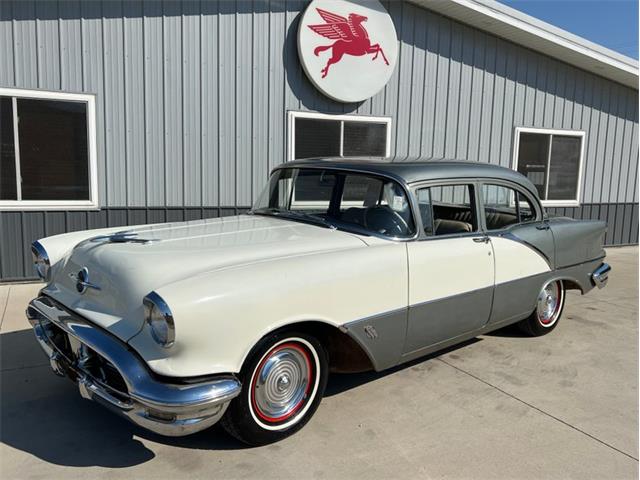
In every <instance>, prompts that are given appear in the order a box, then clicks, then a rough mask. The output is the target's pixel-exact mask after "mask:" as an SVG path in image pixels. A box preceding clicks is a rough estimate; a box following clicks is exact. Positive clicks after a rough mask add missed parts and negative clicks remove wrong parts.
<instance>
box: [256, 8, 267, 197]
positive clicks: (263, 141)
mask: <svg viewBox="0 0 640 480" xmlns="http://www.w3.org/2000/svg"><path fill="white" fill-rule="evenodd" d="M268 38H269V15H268V13H265V12H262V13H261V14H256V15H253V50H252V58H253V60H252V64H253V72H252V78H253V82H252V96H251V109H252V123H251V131H252V136H251V151H252V165H251V180H252V182H251V197H252V199H253V200H254V201H255V200H256V198H257V196H258V195H259V194H260V191H261V190H262V187H263V186H264V179H265V178H267V175H268V170H269V159H268V150H269V128H270V125H269V67H270V62H269V60H270V59H269V42H268ZM252 203H253V202H252Z"/></svg>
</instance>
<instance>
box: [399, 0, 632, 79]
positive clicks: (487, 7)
mask: <svg viewBox="0 0 640 480" xmlns="http://www.w3.org/2000/svg"><path fill="white" fill-rule="evenodd" d="M409 1H410V2H412V3H414V4H416V5H419V6H421V7H423V8H427V9H429V10H432V11H435V12H437V13H440V14H442V15H445V16H447V17H450V18H453V19H454V20H458V21H460V22H463V23H466V24H468V25H470V26H472V27H476V28H478V29H481V30H486V31H489V32H490V33H492V34H494V35H497V36H499V37H502V38H504V39H506V40H509V41H512V42H514V43H517V44H520V45H523V46H525V47H527V48H530V49H532V50H535V51H538V52H540V53H544V54H546V55H549V56H551V57H554V58H556V59H558V60H560V61H563V62H566V63H568V64H571V65H574V66H576V67H578V68H581V69H583V70H586V71H588V72H591V73H594V74H596V75H599V76H601V77H604V78H607V79H609V80H613V81H615V82H618V83H621V84H622V85H626V86H627V87H631V88H633V89H635V90H638V62H637V61H636V60H634V59H632V58H629V57H627V56H625V55H622V54H619V53H617V52H614V51H613V50H609V49H607V48H605V47H603V46H601V45H598V44H596V43H593V42H590V41H588V40H585V39H584V38H582V37H579V36H577V35H574V34H572V33H569V32H567V31H565V30H562V29H560V28H558V27H554V26H553V25H550V24H548V23H546V22H543V21H542V20H538V19H537V18H534V17H532V16H530V15H526V14H524V13H522V12H520V11H518V10H515V9H513V8H511V7H508V6H506V5H504V4H502V3H498V2H496V1H493V0H409Z"/></svg>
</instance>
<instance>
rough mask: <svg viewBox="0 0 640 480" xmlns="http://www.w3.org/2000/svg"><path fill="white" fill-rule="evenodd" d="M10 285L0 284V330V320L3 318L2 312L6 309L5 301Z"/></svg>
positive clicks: (0, 327)
mask: <svg viewBox="0 0 640 480" xmlns="http://www.w3.org/2000/svg"><path fill="white" fill-rule="evenodd" d="M10 290H11V285H7V284H4V285H0V330H1V329H2V322H3V320H4V312H5V310H6V309H7V301H8V300H9V291H10Z"/></svg>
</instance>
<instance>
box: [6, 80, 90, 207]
mask: <svg viewBox="0 0 640 480" xmlns="http://www.w3.org/2000/svg"><path fill="white" fill-rule="evenodd" d="M94 112H95V100H94V96H93V95H86V94H71V93H63V92H45V91H40V90H18V89H10V88H0V140H1V143H0V209H2V210H11V209H17V210H28V209H74V208H80V209H82V208H84V209H87V208H96V207H97V202H98V199H97V166H96V146H95V123H94V117H95V114H94Z"/></svg>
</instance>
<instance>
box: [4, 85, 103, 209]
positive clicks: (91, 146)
mask: <svg viewBox="0 0 640 480" xmlns="http://www.w3.org/2000/svg"><path fill="white" fill-rule="evenodd" d="M0 96H3V97H13V109H14V116H13V119H14V130H13V134H14V143H15V156H16V179H17V182H20V146H19V144H18V129H17V127H18V126H17V125H16V115H15V110H16V103H17V102H16V98H35V99H43V100H60V101H72V102H85V103H86V104H87V147H88V152H87V153H88V157H89V158H88V161H89V200H22V199H18V200H0V211H2V210H95V209H98V208H99V207H98V160H97V146H96V97H95V95H94V94H90V93H68V92H55V91H49V90H26V89H19V88H0ZM18 187H20V185H19V184H18ZM18 192H20V188H18Z"/></svg>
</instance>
